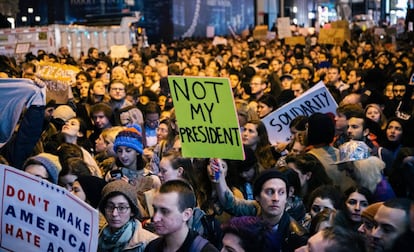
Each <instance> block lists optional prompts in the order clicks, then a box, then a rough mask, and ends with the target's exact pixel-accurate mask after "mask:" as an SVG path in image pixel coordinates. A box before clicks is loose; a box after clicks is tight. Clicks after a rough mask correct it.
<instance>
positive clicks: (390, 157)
mask: <svg viewBox="0 0 414 252" xmlns="http://www.w3.org/2000/svg"><path fill="white" fill-rule="evenodd" d="M405 125H406V122H405V121H404V120H402V119H400V118H398V117H395V118H390V119H389V120H388V123H387V124H386V127H385V130H384V132H385V139H384V142H383V143H381V147H380V148H379V149H378V156H379V157H380V158H381V159H382V161H384V162H385V169H384V174H385V176H389V175H390V174H391V170H392V165H393V163H394V160H395V159H396V158H397V154H398V153H399V151H400V149H401V148H402V147H403V146H404V144H403V142H405V140H406V139H405V137H407V134H406V126H405Z"/></svg>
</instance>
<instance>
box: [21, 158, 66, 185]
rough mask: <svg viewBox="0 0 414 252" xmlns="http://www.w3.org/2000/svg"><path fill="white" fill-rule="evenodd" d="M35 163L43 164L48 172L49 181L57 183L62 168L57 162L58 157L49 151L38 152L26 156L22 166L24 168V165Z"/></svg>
mask: <svg viewBox="0 0 414 252" xmlns="http://www.w3.org/2000/svg"><path fill="white" fill-rule="evenodd" d="M36 163H40V164H41V165H43V167H45V168H46V171H47V173H48V174H49V181H50V182H52V183H54V184H57V182H58V177H59V172H60V171H61V170H62V165H61V164H60V162H59V157H58V156H56V155H53V154H50V153H40V154H38V155H36V156H33V157H30V158H28V159H27V160H26V162H25V163H24V165H23V167H25V168H26V166H29V165H31V164H36Z"/></svg>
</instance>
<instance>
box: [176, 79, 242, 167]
mask: <svg viewBox="0 0 414 252" xmlns="http://www.w3.org/2000/svg"><path fill="white" fill-rule="evenodd" d="M168 83H169V86H170V90H171V96H172V99H173V102H174V108H175V112H176V117H177V123H178V128H179V134H180V139H181V149H182V154H183V156H184V157H196V158H226V159H236V160H243V159H244V156H243V144H242V142H241V137H240V130H239V129H240V128H239V123H238V120H237V114H236V110H235V106H234V101H233V94H232V91H231V87H230V83H229V79H228V78H210V77H185V76H169V77H168Z"/></svg>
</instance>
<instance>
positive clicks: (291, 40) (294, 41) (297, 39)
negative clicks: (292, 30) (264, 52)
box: [285, 36, 306, 46]
mask: <svg viewBox="0 0 414 252" xmlns="http://www.w3.org/2000/svg"><path fill="white" fill-rule="evenodd" d="M285 44H286V45H291V46H295V45H306V41H305V37H303V36H294V37H286V38H285Z"/></svg>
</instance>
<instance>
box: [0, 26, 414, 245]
mask: <svg viewBox="0 0 414 252" xmlns="http://www.w3.org/2000/svg"><path fill="white" fill-rule="evenodd" d="M359 38H363V40H362V39H358V40H352V41H345V42H344V43H343V44H342V45H322V44H318V43H317V41H316V43H314V42H315V41H314V40H313V39H306V41H307V43H306V45H286V44H284V43H283V40H277V39H276V40H270V41H260V40H256V39H254V38H253V37H246V38H243V39H242V38H227V39H226V43H224V44H218V45H216V44H213V42H212V40H209V39H205V40H191V39H185V40H182V41H174V42H171V43H159V44H157V45H151V46H150V47H146V48H136V47H133V48H130V49H129V58H113V57H111V55H110V53H107V54H105V53H104V52H100V51H99V49H98V48H90V49H89V50H88V52H87V53H86V54H85V55H84V56H82V57H81V58H80V59H74V58H73V57H72V56H71V55H70V53H69V51H68V50H67V48H64V47H63V48H60V50H59V53H58V55H54V54H49V53H47V52H45V51H42V50H40V51H39V52H38V54H37V55H34V54H31V53H29V54H27V55H26V59H25V62H22V63H21V64H17V63H16V62H15V60H14V59H12V58H9V57H6V56H1V60H0V65H1V67H0V72H1V73H0V75H1V76H2V77H5V78H28V79H31V80H33V85H38V86H39V87H40V88H43V89H45V88H46V87H45V83H44V82H43V81H42V76H39V75H37V74H36V66H37V63H38V62H41V61H43V62H51V63H52V62H53V63H61V64H71V65H74V66H76V67H78V68H79V70H80V71H79V72H78V73H77V75H76V81H75V82H73V85H72V86H71V88H70V89H69V91H70V92H69V99H68V101H67V103H65V104H56V101H55V100H49V99H47V97H46V100H47V103H46V105H45V106H39V104H32V106H30V107H28V108H27V109H26V110H25V111H23V112H22V116H21V118H20V120H19V127H16V130H15V132H14V133H13V135H12V136H10V137H9V138H8V139H9V140H8V141H7V143H5V144H4V145H3V144H2V145H1V146H2V148H1V155H2V159H1V160H2V163H4V164H7V165H10V166H13V167H16V168H18V169H22V170H24V171H26V172H28V173H31V174H33V175H36V176H39V177H42V178H44V179H46V180H49V181H50V182H51V183H55V184H59V185H60V186H62V187H65V188H66V189H68V190H69V191H70V192H72V193H74V194H75V195H77V196H79V197H80V198H81V199H82V200H84V201H85V202H87V203H88V204H90V205H91V206H92V207H94V208H96V209H98V210H99V212H100V233H99V238H98V237H97V238H96V239H99V245H98V246H99V247H98V251H144V250H145V251H218V250H221V251H254V250H255V251H354V252H357V251H405V249H406V248H409V246H410V245H412V242H413V239H412V238H414V236H413V232H414V222H413V219H414V202H413V199H414V134H413V133H412V132H411V130H410V129H411V128H412V127H413V126H414V117H413V113H414V110H413V109H414V107H413V98H414V94H413V87H414V80H413V78H412V76H413V74H414V51H413V50H412V46H410V45H407V46H405V45H404V44H399V45H398V46H397V45H396V44H387V43H383V42H382V41H381V40H378V39H376V37H375V36H374V34H373V33H371V34H370V33H369V31H367V32H366V34H364V36H360V37H359ZM169 75H183V76H207V77H226V78H229V80H230V84H231V88H232V91H233V96H234V101H235V107H236V109H237V115H238V120H239V125H240V129H241V139H242V142H243V145H244V152H245V160H223V159H215V158H211V159H209V158H204V159H202V158H186V157H183V156H182V155H181V143H180V136H179V131H178V127H179V122H177V121H176V117H175V110H174V106H173V101H172V98H171V94H170V91H169V86H168V81H167V76H169ZM320 82H322V83H324V84H325V85H326V87H327V88H328V90H329V91H330V93H331V94H332V96H333V97H334V99H335V100H336V101H337V103H338V108H337V111H336V114H335V115H333V114H322V113H314V114H312V115H310V116H304V115H301V116H298V117H297V118H295V120H293V121H292V123H291V124H290V129H291V133H292V136H291V138H290V140H289V141H288V142H285V143H277V144H274V145H272V144H271V143H270V142H269V137H268V135H269V132H267V131H266V127H265V126H264V124H263V123H262V122H261V121H260V119H262V118H264V117H266V116H267V115H268V114H270V113H271V112H273V111H275V110H277V109H278V108H280V107H281V106H283V105H284V104H287V103H289V102H290V101H292V100H293V99H295V98H296V97H300V96H301V95H303V93H304V92H305V91H306V90H307V89H309V88H311V87H313V86H314V85H315V84H317V83H320ZM8 83H9V82H8ZM2 84H3V83H2V81H1V79H0V85H2ZM15 88H16V89H18V88H19V87H17V86H16V87H15ZM6 99H7V98H6ZM2 109H3V108H2ZM4 109H6V108H4ZM7 109H10V108H9V107H8V108H7ZM11 110H13V108H11ZM17 113H20V111H18V112H17ZM22 139H24V141H23V140H22ZM214 171H219V174H220V176H218V177H217V176H214V175H212V174H213V172H214Z"/></svg>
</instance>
